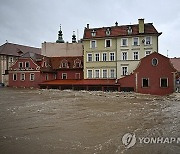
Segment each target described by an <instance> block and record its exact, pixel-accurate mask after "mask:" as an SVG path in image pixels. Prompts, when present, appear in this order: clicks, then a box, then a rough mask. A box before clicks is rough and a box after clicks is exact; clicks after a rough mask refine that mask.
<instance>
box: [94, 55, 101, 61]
mask: <svg viewBox="0 0 180 154" xmlns="http://www.w3.org/2000/svg"><path fill="white" fill-rule="evenodd" d="M99 56H100V54H99V53H96V54H95V61H99V60H100V57H99Z"/></svg>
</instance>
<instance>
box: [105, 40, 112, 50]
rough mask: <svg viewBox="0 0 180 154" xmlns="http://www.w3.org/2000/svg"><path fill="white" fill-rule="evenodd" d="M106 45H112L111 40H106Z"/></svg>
mask: <svg viewBox="0 0 180 154" xmlns="http://www.w3.org/2000/svg"><path fill="white" fill-rule="evenodd" d="M105 47H106V48H108V47H111V40H105Z"/></svg>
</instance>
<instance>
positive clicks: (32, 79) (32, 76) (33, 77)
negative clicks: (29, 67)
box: [29, 73, 35, 81]
mask: <svg viewBox="0 0 180 154" xmlns="http://www.w3.org/2000/svg"><path fill="white" fill-rule="evenodd" d="M29 79H30V81H34V80H35V74H34V73H30V75H29Z"/></svg>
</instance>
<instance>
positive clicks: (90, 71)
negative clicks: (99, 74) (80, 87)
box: [87, 69, 93, 79]
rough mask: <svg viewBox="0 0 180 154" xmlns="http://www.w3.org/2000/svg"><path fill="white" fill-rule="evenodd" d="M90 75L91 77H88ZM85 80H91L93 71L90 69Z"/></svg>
mask: <svg viewBox="0 0 180 154" xmlns="http://www.w3.org/2000/svg"><path fill="white" fill-rule="evenodd" d="M90 73H91V75H90ZM87 78H88V79H92V78H93V70H92V69H87Z"/></svg>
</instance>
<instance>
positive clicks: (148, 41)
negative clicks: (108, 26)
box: [145, 36, 151, 45]
mask: <svg viewBox="0 0 180 154" xmlns="http://www.w3.org/2000/svg"><path fill="white" fill-rule="evenodd" d="M145 44H146V45H150V44H151V36H147V37H146V38H145Z"/></svg>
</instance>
